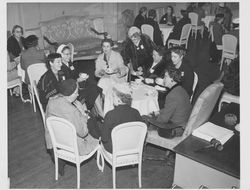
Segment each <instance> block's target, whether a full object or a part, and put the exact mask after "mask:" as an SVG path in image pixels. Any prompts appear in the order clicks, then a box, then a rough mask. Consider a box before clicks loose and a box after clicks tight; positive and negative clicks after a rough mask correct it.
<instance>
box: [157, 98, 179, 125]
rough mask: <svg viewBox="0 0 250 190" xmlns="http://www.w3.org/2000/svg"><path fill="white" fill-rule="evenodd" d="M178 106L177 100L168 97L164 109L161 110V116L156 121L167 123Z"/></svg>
mask: <svg viewBox="0 0 250 190" xmlns="http://www.w3.org/2000/svg"><path fill="white" fill-rule="evenodd" d="M176 106H177V100H176V98H175V97H173V96H167V97H166V101H165V105H164V108H163V109H161V110H160V114H159V115H158V117H157V119H156V121H157V122H160V123H167V122H168V121H169V119H170V118H171V117H172V115H173V114H174V112H175V109H176Z"/></svg>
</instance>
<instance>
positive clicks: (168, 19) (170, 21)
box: [160, 6, 176, 26]
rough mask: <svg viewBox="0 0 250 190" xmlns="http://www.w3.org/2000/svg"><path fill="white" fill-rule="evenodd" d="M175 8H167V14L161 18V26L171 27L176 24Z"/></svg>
mask: <svg viewBox="0 0 250 190" xmlns="http://www.w3.org/2000/svg"><path fill="white" fill-rule="evenodd" d="M173 13H174V8H173V7H172V6H168V7H167V13H166V14H165V15H163V16H162V17H161V20H160V24H167V25H169V26H172V25H175V24H176V17H175V16H174V15H173Z"/></svg>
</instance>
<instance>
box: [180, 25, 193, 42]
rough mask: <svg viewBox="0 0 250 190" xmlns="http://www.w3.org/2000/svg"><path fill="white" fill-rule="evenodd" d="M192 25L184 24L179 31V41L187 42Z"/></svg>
mask: <svg viewBox="0 0 250 190" xmlns="http://www.w3.org/2000/svg"><path fill="white" fill-rule="evenodd" d="M191 28H192V25H191V24H185V25H184V26H183V28H182V30H181V38H180V41H181V42H182V41H186V40H187V41H188V38H189V34H190V31H191Z"/></svg>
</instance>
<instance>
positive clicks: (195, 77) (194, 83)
mask: <svg viewBox="0 0 250 190" xmlns="http://www.w3.org/2000/svg"><path fill="white" fill-rule="evenodd" d="M197 84H198V75H197V73H196V72H194V82H193V87H192V91H193V94H192V96H191V98H190V101H192V99H193V95H194V92H195V89H196V86H197Z"/></svg>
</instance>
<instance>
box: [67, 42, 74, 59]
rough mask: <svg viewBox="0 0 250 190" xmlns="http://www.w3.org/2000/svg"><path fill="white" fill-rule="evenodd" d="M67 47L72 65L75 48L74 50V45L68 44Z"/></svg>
mask: <svg viewBox="0 0 250 190" xmlns="http://www.w3.org/2000/svg"><path fill="white" fill-rule="evenodd" d="M67 46H69V48H70V50H71V52H70V53H71V57H70V60H71V62H72V63H73V61H74V53H75V52H74V51H75V48H74V45H73V44H72V43H68V44H67Z"/></svg>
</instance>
